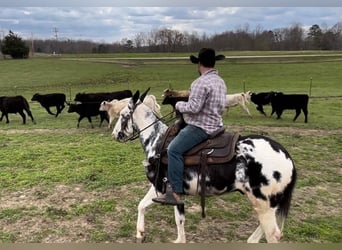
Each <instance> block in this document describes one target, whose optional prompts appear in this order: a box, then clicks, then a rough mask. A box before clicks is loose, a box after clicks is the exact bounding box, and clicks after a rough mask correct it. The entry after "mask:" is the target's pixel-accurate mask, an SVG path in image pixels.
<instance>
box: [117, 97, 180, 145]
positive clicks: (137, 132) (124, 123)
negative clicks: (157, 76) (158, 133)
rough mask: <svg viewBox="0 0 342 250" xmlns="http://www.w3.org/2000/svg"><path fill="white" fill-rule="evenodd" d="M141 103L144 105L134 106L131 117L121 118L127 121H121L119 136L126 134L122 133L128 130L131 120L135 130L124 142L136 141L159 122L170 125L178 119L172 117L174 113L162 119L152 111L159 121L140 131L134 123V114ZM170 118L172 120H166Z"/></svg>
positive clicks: (130, 113)
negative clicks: (169, 123)
mask: <svg viewBox="0 0 342 250" xmlns="http://www.w3.org/2000/svg"><path fill="white" fill-rule="evenodd" d="M141 103H142V102H138V103H136V104H135V105H134V106H133V108H132V109H131V110H130V112H129V115H127V116H126V117H122V118H121V119H123V118H125V119H123V120H122V121H121V130H120V132H119V133H118V134H119V135H120V133H121V134H124V132H122V131H124V130H125V129H126V128H127V125H128V121H129V120H131V123H132V128H133V134H132V135H131V136H129V137H127V138H126V139H124V140H123V142H127V141H134V140H136V139H137V138H139V136H140V134H141V133H142V132H143V131H145V130H146V129H148V128H150V127H151V126H153V125H154V124H156V123H157V122H159V121H163V122H165V123H168V122H171V121H173V120H175V119H176V116H175V117H171V115H172V114H173V113H174V111H171V112H169V113H168V114H166V115H164V116H162V117H158V116H157V115H156V114H155V113H154V112H153V111H152V112H153V113H154V114H155V116H156V118H157V119H156V120H155V121H154V122H152V123H151V124H149V125H147V126H146V127H145V128H143V129H141V130H139V129H138V128H137V127H136V126H135V125H134V122H133V113H134V111H135V110H136V108H137V106H138V105H140V104H141ZM128 116H129V117H128ZM168 116H170V117H171V118H169V119H165V118H166V117H168Z"/></svg>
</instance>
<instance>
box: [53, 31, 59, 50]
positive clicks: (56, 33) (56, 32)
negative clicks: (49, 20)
mask: <svg viewBox="0 0 342 250" xmlns="http://www.w3.org/2000/svg"><path fill="white" fill-rule="evenodd" d="M53 32H54V34H55V35H54V36H55V39H56V41H55V51H53V54H56V50H57V44H58V29H57V28H56V27H54V28H53Z"/></svg>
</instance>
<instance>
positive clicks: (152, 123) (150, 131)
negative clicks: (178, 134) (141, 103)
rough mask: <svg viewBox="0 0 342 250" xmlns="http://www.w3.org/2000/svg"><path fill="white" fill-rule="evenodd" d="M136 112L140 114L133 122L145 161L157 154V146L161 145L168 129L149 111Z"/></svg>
mask: <svg viewBox="0 0 342 250" xmlns="http://www.w3.org/2000/svg"><path fill="white" fill-rule="evenodd" d="M138 111H141V112H138V115H137V116H136V117H135V118H134V122H135V125H136V126H137V128H138V129H139V131H140V136H139V138H140V142H141V145H142V147H143V149H144V151H145V154H146V159H150V158H153V157H155V155H156V154H157V153H158V152H157V150H158V145H159V144H160V143H161V141H162V139H163V137H164V135H165V132H166V130H167V128H168V127H167V125H166V124H164V123H163V122H162V121H160V120H159V119H158V118H157V117H156V116H155V115H154V114H153V112H152V111H151V110H150V109H139V110H138Z"/></svg>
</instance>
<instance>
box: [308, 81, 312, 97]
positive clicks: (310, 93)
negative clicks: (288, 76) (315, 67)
mask: <svg viewBox="0 0 342 250" xmlns="http://www.w3.org/2000/svg"><path fill="white" fill-rule="evenodd" d="M311 88H312V77H310V88H309V96H310V97H311Z"/></svg>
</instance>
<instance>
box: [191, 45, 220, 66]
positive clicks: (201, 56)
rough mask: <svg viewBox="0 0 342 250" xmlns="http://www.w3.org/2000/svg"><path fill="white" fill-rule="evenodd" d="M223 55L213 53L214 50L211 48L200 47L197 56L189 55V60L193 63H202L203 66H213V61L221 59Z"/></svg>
mask: <svg viewBox="0 0 342 250" xmlns="http://www.w3.org/2000/svg"><path fill="white" fill-rule="evenodd" d="M224 58H225V56H224V55H217V56H216V55H215V50H214V49H211V48H202V49H200V51H199V52H198V57H196V56H194V55H191V56H190V61H191V62H192V63H194V64H198V63H200V64H202V65H203V66H205V67H214V66H215V62H216V61H218V60H223V59H224Z"/></svg>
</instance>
